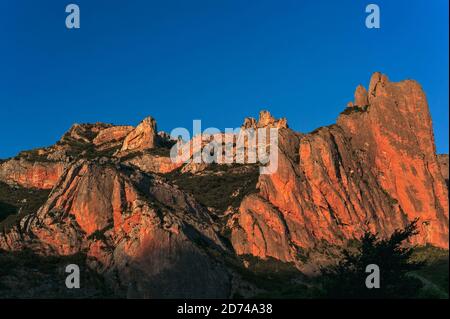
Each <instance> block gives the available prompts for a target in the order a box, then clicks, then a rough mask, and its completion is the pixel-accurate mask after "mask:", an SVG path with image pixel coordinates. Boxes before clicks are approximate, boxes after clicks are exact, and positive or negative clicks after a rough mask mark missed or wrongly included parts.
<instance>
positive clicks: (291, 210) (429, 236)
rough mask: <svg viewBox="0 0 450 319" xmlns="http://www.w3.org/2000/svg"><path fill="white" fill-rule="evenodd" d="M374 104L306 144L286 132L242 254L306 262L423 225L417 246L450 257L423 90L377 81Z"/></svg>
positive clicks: (248, 205) (237, 238) (245, 209)
mask: <svg viewBox="0 0 450 319" xmlns="http://www.w3.org/2000/svg"><path fill="white" fill-rule="evenodd" d="M357 91H359V93H358V94H357V95H361V96H359V97H358V98H357V99H356V100H358V101H355V102H357V103H358V104H362V103H365V94H364V90H363V89H359V90H357ZM360 93H361V94H360ZM359 100H361V101H359ZM368 103H369V104H368V108H367V110H364V109H353V110H351V111H350V112H344V113H343V114H342V115H341V116H340V117H339V119H338V121H337V125H332V126H330V127H324V128H320V129H318V130H316V131H315V132H313V133H310V134H306V135H304V136H300V135H298V134H295V133H294V132H293V131H291V130H289V129H282V130H280V132H279V145H280V150H279V162H278V170H277V172H276V173H274V174H272V175H262V176H260V180H259V195H258V196H255V195H252V196H250V197H247V198H246V199H244V201H243V202H242V204H241V207H240V210H239V214H238V215H237V216H236V217H235V219H236V220H237V227H234V228H233V230H232V243H233V246H234V248H235V250H236V252H237V253H238V254H253V255H256V256H259V257H262V258H266V257H274V258H277V259H281V260H285V261H291V260H297V259H298V258H299V254H301V253H302V251H304V250H305V249H312V248H315V247H319V246H320V245H321V244H322V243H324V242H326V243H328V244H332V245H333V244H334V245H342V244H344V243H345V242H346V241H347V240H349V239H357V238H359V237H360V236H361V235H362V233H363V232H364V231H365V230H366V229H368V230H371V231H374V232H378V233H379V234H380V235H381V236H384V237H386V236H388V235H390V234H391V233H392V232H393V231H394V230H395V229H398V228H402V227H404V226H405V225H406V224H407V223H408V222H409V221H412V220H413V219H415V218H419V224H420V234H419V235H418V236H416V237H415V238H414V242H415V243H418V244H422V245H423V244H427V243H429V244H432V245H435V246H438V247H443V248H447V249H448V193H447V187H446V185H445V182H444V178H443V177H442V173H441V172H440V171H439V164H438V161H437V158H436V150H435V146H434V138H433V132H432V125H431V118H430V115H429V110H428V105H427V103H426V98H425V95H424V93H423V91H422V89H421V88H420V86H419V85H418V84H417V83H416V82H414V81H402V82H399V83H392V82H390V81H389V80H388V79H387V77H386V76H384V75H381V74H379V73H375V74H374V75H373V76H372V79H371V82H370V89H369V92H368ZM293 247H294V248H293Z"/></svg>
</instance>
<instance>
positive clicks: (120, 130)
mask: <svg viewBox="0 0 450 319" xmlns="http://www.w3.org/2000/svg"><path fill="white" fill-rule="evenodd" d="M133 129H134V127H132V126H113V127H108V128H106V129H104V130H101V131H100V132H98V134H97V136H96V137H95V138H94V140H93V141H92V142H93V143H94V145H95V146H97V147H101V146H104V145H108V144H112V143H116V142H121V141H123V140H124V139H125V137H126V136H127V135H128V134H129V133H130V132H131V131H132V130H133Z"/></svg>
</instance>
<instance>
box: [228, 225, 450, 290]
mask: <svg viewBox="0 0 450 319" xmlns="http://www.w3.org/2000/svg"><path fill="white" fill-rule="evenodd" d="M416 233H417V227H416V221H414V222H412V223H411V224H410V225H409V226H407V227H406V228H405V229H402V230H397V231H396V232H394V233H393V234H392V236H391V237H390V238H388V239H380V238H378V237H377V236H376V235H374V234H371V233H366V234H365V235H364V236H363V237H362V238H361V239H360V240H359V241H353V242H352V244H351V245H349V246H348V248H346V249H343V250H342V256H341V259H340V261H339V262H338V263H337V264H333V265H330V266H328V267H324V268H322V269H321V273H320V275H319V276H317V277H306V276H301V275H299V272H298V270H296V269H295V268H294V266H293V265H292V264H289V263H282V262H280V261H277V260H272V259H270V258H269V259H268V260H261V259H258V258H255V257H252V256H241V257H240V258H241V259H242V260H243V261H244V260H245V262H246V263H247V267H246V268H244V267H240V268H239V267H237V268H236V267H235V268H234V269H235V271H237V272H238V273H239V274H240V275H241V276H242V278H243V279H244V280H246V281H247V282H249V283H251V284H253V285H255V286H256V287H257V288H259V289H261V290H262V292H259V293H257V294H256V295H255V296H253V297H259V298H333V299H336V298H337V299H347V298H351V299H362V298H367V299H370V298H448V284H449V281H448V280H449V278H448V273H449V268H448V267H449V255H448V251H446V250H444V249H439V248H436V247H432V246H425V247H414V246H409V245H405V243H406V242H407V240H408V239H410V238H411V237H412V236H414V234H416ZM369 264H376V265H378V266H379V268H380V278H381V280H380V283H381V284H380V288H379V289H375V288H373V289H368V288H367V287H366V284H365V282H366V278H367V276H369V274H370V273H366V271H365V270H366V266H367V265H369ZM236 297H240V296H236Z"/></svg>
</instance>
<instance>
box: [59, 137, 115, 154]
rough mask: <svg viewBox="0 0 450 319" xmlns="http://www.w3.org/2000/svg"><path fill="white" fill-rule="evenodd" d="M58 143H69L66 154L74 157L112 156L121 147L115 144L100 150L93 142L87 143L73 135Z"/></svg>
mask: <svg viewBox="0 0 450 319" xmlns="http://www.w3.org/2000/svg"><path fill="white" fill-rule="evenodd" d="M56 144H57V145H68V146H69V149H68V150H67V152H66V154H67V156H70V157H71V158H73V159H82V158H83V159H95V158H98V157H103V156H105V157H111V156H112V155H113V154H114V153H115V152H116V151H117V150H118V149H119V148H120V146H115V147H111V148H109V149H105V150H101V151H100V150H98V149H96V147H95V145H94V144H92V143H87V142H85V141H82V140H77V139H74V138H71V137H66V138H64V141H63V142H57V143H56Z"/></svg>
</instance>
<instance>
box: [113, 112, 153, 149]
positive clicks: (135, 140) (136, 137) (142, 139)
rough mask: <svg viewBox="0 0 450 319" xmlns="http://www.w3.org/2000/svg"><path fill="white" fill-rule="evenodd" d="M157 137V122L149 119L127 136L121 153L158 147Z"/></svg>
mask: <svg viewBox="0 0 450 319" xmlns="http://www.w3.org/2000/svg"><path fill="white" fill-rule="evenodd" d="M157 136H158V135H157V131H156V121H155V120H154V119H153V118H152V117H147V118H145V119H144V120H143V121H142V122H141V123H140V124H139V125H138V126H137V127H136V128H135V129H134V130H133V131H131V132H130V133H129V134H128V135H127V137H126V138H125V140H124V142H123V145H122V148H121V152H126V151H140V150H145V149H151V148H153V147H155V145H156V140H157Z"/></svg>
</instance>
